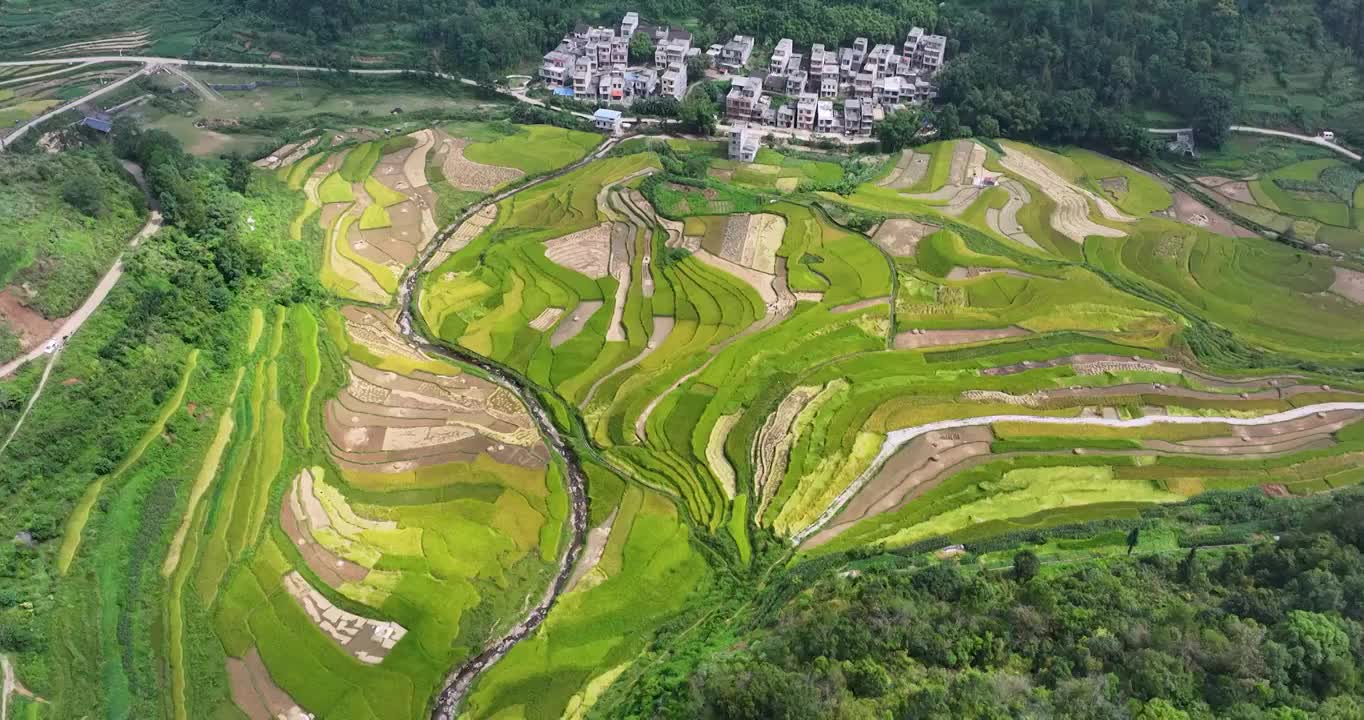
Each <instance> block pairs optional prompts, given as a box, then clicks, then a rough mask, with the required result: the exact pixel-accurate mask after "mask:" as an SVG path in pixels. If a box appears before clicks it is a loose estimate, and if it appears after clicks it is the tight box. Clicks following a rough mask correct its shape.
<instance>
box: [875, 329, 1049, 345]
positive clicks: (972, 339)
mask: <svg viewBox="0 0 1364 720" xmlns="http://www.w3.org/2000/svg"><path fill="white" fill-rule="evenodd" d="M1027 334H1028V331H1027V330H1024V329H1023V328H1018V327H1005V328H988V329H980V330H923V329H919V330H906V331H905V332H902V333H900V334H898V335H896V336H895V347H896V348H898V349H901V350H914V349H918V348H926V347H941V346H945V345H966V344H969V343H978V342H988V341H990V340H1001V339H1003V338H1010V337H1018V336H1020V335H1027Z"/></svg>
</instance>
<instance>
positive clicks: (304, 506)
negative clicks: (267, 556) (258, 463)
mask: <svg viewBox="0 0 1364 720" xmlns="http://www.w3.org/2000/svg"><path fill="white" fill-rule="evenodd" d="M305 476H306V479H305ZM311 478H312V475H311V473H310V472H309V471H308V470H304V471H303V472H302V473H300V475H299V477H297V478H295V479H294V483H293V486H292V487H291V488H290V489H289V494H288V495H287V496H286V498H285V501H284V502H283V503H280V511H279V517H280V525H281V526H282V527H283V529H284V533H285V534H286V535H288V536H289V539H290V540H292V541H293V543H294V546H295V547H297V548H298V551H299V554H301V555H302V556H303V560H304V561H305V562H307V563H308V567H309V568H311V569H312V571H313V572H315V573H317V576H318V577H319V578H320V579H321V580H322V582H324V583H327V585H329V586H331V587H333V588H339V587H341V586H342V585H344V584H346V583H348V582H350V583H358V582H360V581H362V580H364V579H365V576H367V575H369V568H366V567H364V566H363V565H357V564H356V563H353V562H351V561H349V560H346V559H344V558H341V557H339V556H337V555H336V554H335V553H333V552H332V551H331V550H328V549H327V548H325V547H323V546H322V545H321V544H320V543H318V542H317V541H316V540H315V539H314V538H313V534H312V530H313V527H318V526H321V525H320V523H318V521H317V520H316V518H317V517H318V516H319V515H320V516H321V519H322V522H323V523H325V522H326V511H325V510H323V509H322V508H321V506H320V505H319V504H318V502H317V499H316V497H314V496H313V495H312V488H311V482H310V480H311Z"/></svg>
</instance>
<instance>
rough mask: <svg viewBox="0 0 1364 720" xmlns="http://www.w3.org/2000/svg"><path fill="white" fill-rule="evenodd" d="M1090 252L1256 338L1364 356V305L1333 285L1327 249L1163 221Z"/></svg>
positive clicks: (1330, 354)
mask: <svg viewBox="0 0 1364 720" xmlns="http://www.w3.org/2000/svg"><path fill="white" fill-rule="evenodd" d="M1085 251H1086V255H1088V256H1089V257H1090V260H1091V262H1093V263H1094V264H1095V265H1097V266H1098V267H1100V268H1103V269H1105V270H1107V271H1110V272H1117V273H1119V274H1120V275H1127V276H1129V277H1131V276H1135V279H1138V280H1139V281H1140V282H1143V283H1149V284H1153V285H1155V286H1158V287H1160V288H1163V289H1164V290H1165V291H1166V292H1168V293H1172V294H1173V295H1174V296H1175V297H1176V298H1178V300H1179V301H1180V302H1181V303H1183V304H1184V305H1186V306H1187V307H1189V308H1190V310H1191V311H1194V312H1197V313H1199V314H1201V315H1203V316H1205V317H1208V318H1210V319H1212V320H1214V321H1216V322H1217V323H1219V324H1221V325H1222V326H1224V327H1226V328H1228V329H1230V330H1232V331H1234V332H1236V333H1237V334H1238V335H1239V336H1241V337H1242V338H1244V339H1245V340H1246V341H1249V342H1251V343H1254V344H1256V345H1259V346H1262V347H1267V348H1270V349H1274V350H1279V351H1282V352H1285V353H1291V354H1294V355H1297V356H1303V357H1315V358H1347V357H1357V356H1358V355H1359V354H1360V350H1359V348H1361V347H1364V344H1361V343H1364V323H1361V320H1364V309H1361V308H1360V307H1359V306H1358V305H1354V304H1352V303H1350V302H1348V301H1346V300H1344V299H1341V298H1338V297H1336V296H1334V295H1332V294H1330V293H1327V292H1326V289H1327V288H1329V287H1330V285H1331V283H1332V281H1333V280H1334V274H1333V272H1332V270H1331V263H1330V262H1329V260H1327V259H1325V258H1322V257H1320V256H1317V255H1313V254H1311V253H1307V252H1303V251H1299V250H1295V249H1293V248H1290V247H1287V246H1284V245H1280V244H1276V243H1273V242H1270V241H1268V240H1261V239H1258V238H1234V239H1233V238H1225V237H1220V236H1217V235H1213V234H1212V233H1208V232H1206V231H1203V230H1199V229H1197V228H1192V227H1188V226H1185V225H1179V224H1176V223H1173V222H1167V221H1159V220H1147V221H1144V222H1143V223H1142V224H1141V225H1139V226H1136V231H1135V232H1134V233H1133V234H1132V236H1131V237H1129V238H1126V239H1117V240H1106V241H1104V242H1102V243H1090V244H1087V245H1086V246H1085Z"/></svg>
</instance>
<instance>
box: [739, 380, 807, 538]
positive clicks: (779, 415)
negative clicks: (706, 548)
mask: <svg viewBox="0 0 1364 720" xmlns="http://www.w3.org/2000/svg"><path fill="white" fill-rule="evenodd" d="M819 390H820V387H819V386H818V385H802V386H800V387H797V388H795V389H794V390H792V391H791V392H790V393H789V394H788V395H787V396H786V397H784V398H782V401H781V403H780V404H778V405H777V410H776V412H773V413H772V414H771V415H769V416H767V419H766V420H764V421H763V425H762V428H760V429H759V430H758V437H757V438H756V439H755V441H754V443H753V492H754V494H755V495H757V496H758V503H757V508H756V509H755V510H754V513H755V516H756V517H762V515H763V512H765V511H766V510H767V505H768V503H770V502H772V497H773V496H774V495H776V492H777V487H778V486H779V485H780V484H781V479H782V477H783V476H785V475H786V463H787V461H788V460H789V459H790V454H791V444H792V442H793V440H794V439H793V437H792V434H791V426H792V425H793V424H794V423H795V421H796V416H798V415H800V411H801V410H803V409H805V406H806V405H807V404H809V403H810V401H811V400H813V399H814V398H815V396H816V395H818V394H819Z"/></svg>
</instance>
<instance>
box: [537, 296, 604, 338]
mask: <svg viewBox="0 0 1364 720" xmlns="http://www.w3.org/2000/svg"><path fill="white" fill-rule="evenodd" d="M604 304H605V303H603V302H602V301H600V300H583V301H582V302H580V303H578V306H577V307H575V308H573V312H571V313H568V318H567V319H566V320H564V321H563V322H561V323H559V326H558V327H556V328H554V334H553V335H551V336H550V338H549V346H550V347H559V346H560V345H563V344H564V343H566V342H568V341H569V340H572V339H573V338H575V337H577V336H578V333H580V332H582V331H583V328H584V327H587V321H588V320H590V319H591V318H592V315H593V314H594V313H596V312H597V311H598V310H600V309H601V308H602V305H604Z"/></svg>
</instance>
